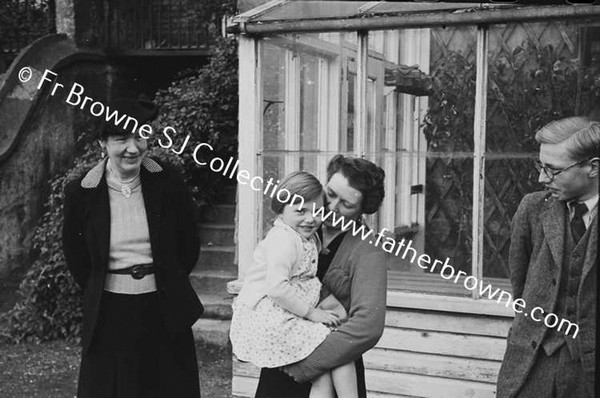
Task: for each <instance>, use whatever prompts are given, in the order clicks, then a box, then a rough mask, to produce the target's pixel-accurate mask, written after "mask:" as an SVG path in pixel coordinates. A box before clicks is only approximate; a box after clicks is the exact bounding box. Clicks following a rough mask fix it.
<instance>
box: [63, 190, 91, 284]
mask: <svg viewBox="0 0 600 398" xmlns="http://www.w3.org/2000/svg"><path fill="white" fill-rule="evenodd" d="M64 198H65V200H64V204H63V217H64V220H63V229H62V242H63V251H64V254H65V260H66V262H67V267H68V268H69V271H70V272H71V275H73V278H74V279H75V282H77V284H78V285H79V286H80V287H81V288H82V289H85V285H86V282H87V279H88V277H89V275H90V267H91V261H90V256H89V254H88V251H87V246H86V243H85V238H84V235H83V232H84V225H83V220H82V219H81V213H80V212H79V211H78V210H79V209H78V207H79V206H80V205H81V203H82V202H81V195H80V194H79V180H76V181H72V182H71V183H69V184H67V186H66V187H65V191H64Z"/></svg>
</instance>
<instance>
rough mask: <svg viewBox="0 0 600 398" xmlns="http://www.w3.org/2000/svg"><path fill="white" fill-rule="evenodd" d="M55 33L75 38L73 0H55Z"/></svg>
mask: <svg viewBox="0 0 600 398" xmlns="http://www.w3.org/2000/svg"><path fill="white" fill-rule="evenodd" d="M56 33H64V34H66V35H67V36H69V38H71V39H75V0H56Z"/></svg>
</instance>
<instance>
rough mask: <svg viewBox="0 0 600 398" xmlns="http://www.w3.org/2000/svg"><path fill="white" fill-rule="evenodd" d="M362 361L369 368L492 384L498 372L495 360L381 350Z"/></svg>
mask: <svg viewBox="0 0 600 398" xmlns="http://www.w3.org/2000/svg"><path fill="white" fill-rule="evenodd" d="M363 358H364V361H365V367H366V368H369V369H377V370H386V371H390V372H399V373H410V374H417V375H419V374H420V375H426V376H438V377H445V378H449V379H458V380H472V381H481V382H487V383H495V382H496V380H497V378H498V371H499V370H500V362H498V361H489V360H485V359H470V358H455V357H447V356H443V355H433V354H423V353H416V352H409V351H395V350H385V349H380V348H375V349H373V350H370V351H368V352H367V353H365V355H364V356H363Z"/></svg>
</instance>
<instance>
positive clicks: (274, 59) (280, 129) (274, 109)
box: [260, 41, 286, 150]
mask: <svg viewBox="0 0 600 398" xmlns="http://www.w3.org/2000/svg"><path fill="white" fill-rule="evenodd" d="M260 49H261V62H262V82H263V148H264V149H265V150H270V149H283V148H284V147H285V106H284V100H285V76H286V66H285V50H284V49H283V48H281V47H278V46H275V45H273V44H270V43H269V42H266V41H262V42H261V46H260Z"/></svg>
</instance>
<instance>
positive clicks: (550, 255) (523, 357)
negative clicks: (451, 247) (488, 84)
mask: <svg viewBox="0 0 600 398" xmlns="http://www.w3.org/2000/svg"><path fill="white" fill-rule="evenodd" d="M535 138H536V140H537V141H538V142H539V143H540V144H541V145H540V159H539V162H537V169H538V170H539V172H540V175H539V181H540V182H541V183H543V184H544V185H545V188H546V191H543V192H535V193H532V194H529V195H527V196H525V197H524V198H523V200H522V202H521V204H520V205H519V208H518V210H517V212H516V214H515V217H514V219H513V224H512V237H511V247H510V254H509V268H510V280H511V284H512V288H513V296H514V298H515V299H517V298H521V299H523V300H524V301H525V303H526V307H525V309H524V310H523V312H522V313H517V314H515V319H514V321H513V325H512V327H511V330H510V332H509V334H508V347H507V350H506V353H505V355H504V360H503V362H502V367H501V369H500V374H499V375H498V397H500V398H505V397H539V398H545V397H557V398H561V397H565V398H566V397H578V398H586V397H590V398H592V397H594V396H595V395H594V364H595V339H596V273H597V267H596V266H595V263H596V261H597V244H598V243H597V240H598V216H597V214H598V174H599V168H600V123H597V122H592V121H590V120H589V119H586V118H583V117H571V118H567V119H562V120H558V121H555V122H552V123H549V124H548V125H546V126H544V127H543V128H542V129H541V130H539V131H538V132H537V134H536V136H535ZM536 307H539V308H536ZM534 308H535V309H534ZM551 313H554V314H555V315H556V317H554V316H552V315H550V316H548V315H549V314H551ZM563 320H564V321H563ZM546 324H549V325H553V324H556V326H555V327H553V328H550V327H548V326H546ZM575 325H576V326H575Z"/></svg>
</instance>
